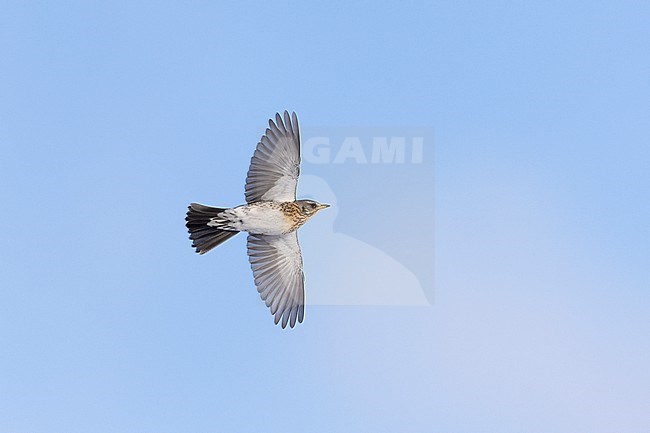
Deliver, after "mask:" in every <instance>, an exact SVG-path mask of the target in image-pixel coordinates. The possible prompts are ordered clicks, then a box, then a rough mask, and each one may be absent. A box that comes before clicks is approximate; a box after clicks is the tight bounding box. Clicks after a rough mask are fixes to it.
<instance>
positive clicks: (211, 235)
mask: <svg viewBox="0 0 650 433" xmlns="http://www.w3.org/2000/svg"><path fill="white" fill-rule="evenodd" d="M187 209H188V210H187V217H185V221H187V223H186V224H185V226H186V227H187V231H189V232H190V239H192V246H193V247H195V248H196V252H197V253H199V254H205V253H207V252H208V251H210V250H211V249H212V248H214V247H216V246H217V245H220V244H222V243H223V242H225V241H227V240H228V239H230V238H231V237H233V236H235V235H236V234H237V233H239V232H237V231H230V230H221V229H218V228H216V227H212V226H209V225H208V222H210V219H211V218H214V217H216V216H217V215H218V214H220V213H221V212H223V211H225V210H226V209H224V208H218V207H210V206H203V205H202V204H198V203H192V204H190V205H189V206H188V207H187Z"/></svg>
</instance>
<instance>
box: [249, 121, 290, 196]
mask: <svg viewBox="0 0 650 433" xmlns="http://www.w3.org/2000/svg"><path fill="white" fill-rule="evenodd" d="M299 174H300V132H299V131H298V117H297V116H296V113H292V114H291V116H289V112H287V111H285V112H284V121H283V120H282V117H281V116H280V113H276V114H275V122H274V121H273V119H271V120H269V127H268V128H267V129H266V132H265V134H264V135H263V136H262V138H261V139H260V142H259V143H257V148H256V149H255V153H254V154H253V157H252V158H251V165H250V167H249V169H248V175H247V176H246V202H247V203H253V202H256V201H260V200H274V201H294V200H295V199H296V186H297V185H298V175H299Z"/></svg>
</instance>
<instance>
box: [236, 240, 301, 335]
mask: <svg viewBox="0 0 650 433" xmlns="http://www.w3.org/2000/svg"><path fill="white" fill-rule="evenodd" d="M248 260H249V261H250V263H251V268H252V269H253V277H254V278H255V285H256V286H257V291H258V292H259V293H260V296H261V297H262V300H263V301H264V302H265V303H266V306H267V307H269V308H270V309H271V314H273V315H274V316H275V324H276V325H277V324H278V322H279V321H280V319H282V328H285V327H286V326H287V323H289V326H291V327H292V328H293V327H294V326H295V325H296V319H297V320H298V322H300V323H302V319H303V318H304V316H305V284H304V281H305V277H304V274H303V273H302V256H301V255H300V245H299V244H298V235H297V234H296V232H291V233H288V234H286V235H276V236H271V235H253V234H251V235H248Z"/></svg>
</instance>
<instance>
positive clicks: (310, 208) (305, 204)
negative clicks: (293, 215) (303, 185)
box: [296, 200, 330, 218]
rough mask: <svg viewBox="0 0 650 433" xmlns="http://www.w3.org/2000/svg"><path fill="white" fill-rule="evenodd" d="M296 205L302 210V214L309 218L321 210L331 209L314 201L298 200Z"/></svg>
mask: <svg viewBox="0 0 650 433" xmlns="http://www.w3.org/2000/svg"><path fill="white" fill-rule="evenodd" d="M296 204H297V205H298V207H299V209H300V213H302V214H303V215H304V216H306V217H308V218H309V217H312V216H314V215H315V214H316V212H318V211H319V210H321V209H325V208H326V207H330V205H328V204H320V203H318V202H316V201H314V200H296Z"/></svg>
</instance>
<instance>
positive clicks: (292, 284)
mask: <svg viewBox="0 0 650 433" xmlns="http://www.w3.org/2000/svg"><path fill="white" fill-rule="evenodd" d="M299 173H300V133H299V131H298V118H297V117H296V113H292V114H291V116H289V113H288V112H287V111H285V112H284V120H283V119H282V116H280V114H279V113H276V115H275V122H274V121H273V120H272V119H271V120H269V127H268V128H267V129H266V132H265V134H264V135H263V136H262V138H261V139H260V142H259V143H257V148H256V149H255V153H253V157H252V158H251V164H250V167H249V169H248V175H247V176H246V188H245V192H246V204H245V205H242V206H237V207H233V208H217V207H210V206H204V205H202V204H197V203H192V204H190V205H189V207H188V211H187V217H186V218H185V220H186V221H187V223H186V226H187V229H188V231H189V233H190V239H191V240H192V246H193V247H195V248H196V252H197V253H199V254H204V253H207V252H208V251H210V250H211V249H213V248H214V247H216V246H217V245H220V244H221V243H223V242H225V241H226V240H228V239H230V238H231V237H233V236H235V235H236V234H237V233H239V232H248V241H247V247H248V260H249V262H250V264H251V268H252V269H253V278H254V279H255V285H256V286H257V291H258V292H259V294H260V296H261V298H262V300H263V301H264V302H265V303H266V306H267V307H268V308H269V309H270V310H271V314H272V315H274V316H275V324H276V325H277V324H278V323H279V322H280V320H282V328H285V327H286V326H287V323H288V324H289V326H291V327H292V328H293V327H294V326H295V324H296V321H298V322H300V323H302V320H303V318H304V315H305V286H304V279H305V277H304V274H303V272H302V256H301V254H300V245H299V244H298V235H297V233H296V230H297V229H298V227H300V226H301V225H303V224H304V223H305V222H306V221H307V220H308V219H309V218H311V217H312V216H314V215H315V214H316V213H317V212H318V211H319V210H321V209H324V208H326V207H329V205H326V204H320V203H318V202H315V201H313V200H296V186H297V184H298V175H299Z"/></svg>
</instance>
